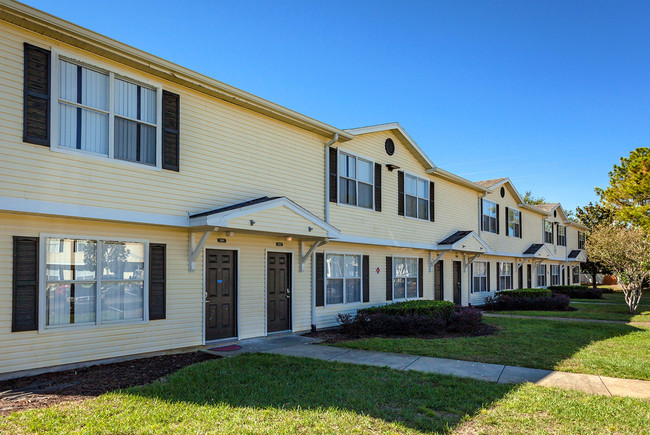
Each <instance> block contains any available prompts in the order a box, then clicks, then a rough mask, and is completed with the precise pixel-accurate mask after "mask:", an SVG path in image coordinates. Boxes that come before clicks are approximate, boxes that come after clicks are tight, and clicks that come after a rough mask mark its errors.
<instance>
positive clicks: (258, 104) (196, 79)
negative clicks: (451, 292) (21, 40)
mask: <svg viewBox="0 0 650 435" xmlns="http://www.w3.org/2000/svg"><path fill="white" fill-rule="evenodd" d="M0 19H1V20H4V21H6V22H8V23H10V24H13V25H16V26H19V27H21V28H24V29H27V30H31V31H33V32H35V33H38V34H41V35H44V36H45V37H49V38H52V39H55V40H57V41H60V42H62V43H65V44H69V45H72V46H74V47H77V48H79V49H82V50H84V51H88V52H91V53H94V54H96V55H99V56H102V57H105V58H108V59H111V60H113V61H115V62H119V63H121V64H124V65H128V66H130V67H133V68H136V69H138V70H140V71H143V72H146V73H148V74H151V75H154V76H156V77H159V78H162V79H165V80H169V81H171V82H173V83H176V84H179V85H181V86H184V87H187V88H190V89H193V90H195V91H198V92H201V93H204V94H206V95H210V96H212V97H215V98H219V99H221V100H224V101H227V102H229V103H232V104H235V105H237V106H240V107H243V108H246V109H249V110H252V111H254V112H257V113H261V114H263V115H266V116H268V117H270V118H273V119H277V120H279V121H282V122H285V123H287V124H290V125H293V126H295V127H299V128H302V129H304V130H307V131H311V132H312V133H316V134H319V135H322V136H325V137H331V136H332V135H334V134H336V133H338V135H339V140H340V141H348V140H350V139H352V138H353V135H351V134H349V133H347V132H345V131H343V130H340V129H338V128H335V127H332V126H330V125H327V124H325V123H323V122H320V121H317V120H315V119H313V118H310V117H308V116H305V115H303V114H301V113H298V112H295V111H293V110H291V109H287V108H286V107H283V106H280V105H279V104H276V103H272V102H270V101H268V100H265V99H263V98H260V97H257V96H255V95H253V94H250V93H248V92H245V91H242V90H240V89H237V88H235V87H234V86H230V85H227V84H225V83H222V82H220V81H218V80H214V79H212V78H210V77H207V76H205V75H203V74H200V73H197V72H195V71H192V70H190V69H188V68H184V67H182V66H180V65H177V64H174V63H172V62H169V61H166V60H164V59H162V58H159V57H157V56H154V55H152V54H149V53H146V52H144V51H142V50H138V49H136V48H134V47H131V46H129V45H126V44H123V43H121V42H118V41H116V40H114V39H111V38H108V37H106V36H103V35H101V34H99V33H96V32H93V31H91V30H88V29H85V28H83V27H81V26H78V25H76V24H73V23H70V22H68V21H65V20H63V19H61V18H58V17H55V16H53V15H50V14H47V13H45V12H42V11H40V10H38V9H35V8H32V7H29V6H27V5H23V4H20V3H17V2H13V1H9V0H0Z"/></svg>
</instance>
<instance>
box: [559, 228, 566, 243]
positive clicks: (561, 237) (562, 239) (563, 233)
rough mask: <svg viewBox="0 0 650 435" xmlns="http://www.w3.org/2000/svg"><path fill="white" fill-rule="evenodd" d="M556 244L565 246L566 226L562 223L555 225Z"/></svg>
mask: <svg viewBox="0 0 650 435" xmlns="http://www.w3.org/2000/svg"><path fill="white" fill-rule="evenodd" d="M557 244H558V245H559V246H566V227H565V226H563V225H558V226H557Z"/></svg>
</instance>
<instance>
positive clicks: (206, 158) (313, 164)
mask: <svg viewBox="0 0 650 435" xmlns="http://www.w3.org/2000/svg"><path fill="white" fill-rule="evenodd" d="M0 40H2V41H4V43H3V44H0V56H2V58H3V68H4V69H5V70H6V71H3V74H2V75H0V95H2V96H3V99H1V100H0V126H2V135H1V137H0V139H1V140H2V146H1V147H0V190H2V192H3V193H2V195H4V196H13V197H17V198H25V199H35V200H46V201H53V202H63V203H69V204H78V205H87V206H97V207H107V208H114V209H124V210H131V211H142V210H145V211H148V212H152V213H160V214H168V215H176V216H185V215H186V213H187V211H189V212H190V213H194V212H200V211H205V210H209V209H214V208H217V207H221V206H226V205H229V204H232V203H235V202H239V201H243V200H248V199H252V198H255V197H259V196H263V195H269V196H287V197H289V198H291V199H292V200H293V201H295V202H296V203H298V204H299V205H301V206H302V207H304V208H306V209H308V210H310V211H311V212H312V213H315V214H317V215H319V216H322V214H323V206H324V205H323V204H324V187H323V183H324V161H323V158H324V157H323V156H324V150H323V144H324V142H326V141H327V138H324V137H322V136H318V135H316V134H314V133H311V132H308V131H306V130H302V129H300V128H297V127H294V126H291V125H289V124H285V123H282V122H280V121H276V120H274V119H271V118H268V117H265V116H263V115H260V114H258V113H255V112H252V111H250V110H246V109H243V108H241V107H238V106H235V105H232V104H229V103H227V102H225V101H223V100H218V99H215V98H210V97H207V96H206V95H204V94H200V93H198V92H195V91H192V90H189V89H186V88H182V87H179V86H178V85H176V84H171V83H166V82H164V81H161V80H159V79H157V78H151V77H149V76H147V75H146V74H143V73H141V72H139V71H134V70H132V69H130V68H128V67H125V66H123V65H118V64H116V63H114V62H112V61H107V60H105V59H101V58H99V57H97V56H94V55H92V54H89V53H84V52H81V51H79V50H77V49H74V48H71V47H68V46H63V45H62V44H60V43H58V42H54V41H51V40H49V39H47V38H45V37H42V36H38V35H35V34H33V33H31V32H26V31H24V30H21V29H19V28H17V27H14V26H12V25H8V24H6V23H1V24H0ZM23 42H29V43H32V44H35V45H39V46H43V47H46V48H50V47H51V46H56V47H58V48H60V49H61V50H65V52H66V53H71V54H72V55H78V56H79V57H83V59H87V61H88V62H90V63H93V64H96V65H98V66H102V67H105V68H107V69H112V70H119V71H124V73H125V74H126V75H127V76H130V77H132V78H136V79H138V78H142V79H144V80H150V81H152V82H155V83H159V84H160V85H161V86H162V87H163V88H164V89H165V90H169V91H171V92H175V93H178V94H180V101H181V103H180V107H181V114H180V118H181V121H180V122H181V124H180V131H181V133H180V134H181V136H180V137H181V140H180V172H179V173H176V172H173V171H165V170H163V171H157V170H154V169H151V168H149V167H146V166H140V165H137V164H125V163H124V162H120V161H117V160H109V159H107V158H99V157H94V156H87V155H81V154H75V153H69V152H56V151H53V150H50V149H48V148H47V147H43V146H37V145H32V144H27V143H23V142H22V116H23V115H22V92H23V90H22V76H23ZM7 98H10V100H8V99H7ZM61 168H65V171H64V172H63V173H62V171H61ZM297 169H299V170H297ZM289 173H292V174H296V175H298V174H299V177H296V178H289V177H288V176H287V175H288V174H289Z"/></svg>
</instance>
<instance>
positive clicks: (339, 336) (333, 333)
mask: <svg viewBox="0 0 650 435" xmlns="http://www.w3.org/2000/svg"><path fill="white" fill-rule="evenodd" d="M500 329H501V328H499V327H497V326H494V325H488V324H485V323H483V324H482V325H481V326H480V328H479V330H478V331H476V332H474V333H471V334H468V333H461V332H448V331H442V332H439V333H437V334H427V335H359V336H351V335H346V334H343V332H341V329H340V328H335V329H324V330H321V331H316V332H308V333H306V334H303V335H304V336H305V337H313V338H319V339H321V340H323V343H337V342H340V341H353V340H360V339H364V338H422V339H425V340H435V339H439V338H463V337H480V336H483V335H492V334H496V333H497V332H498V331H499V330H500Z"/></svg>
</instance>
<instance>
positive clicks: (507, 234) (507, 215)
mask: <svg viewBox="0 0 650 435" xmlns="http://www.w3.org/2000/svg"><path fill="white" fill-rule="evenodd" d="M509 235H510V215H509V214H508V207H506V236H509Z"/></svg>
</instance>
